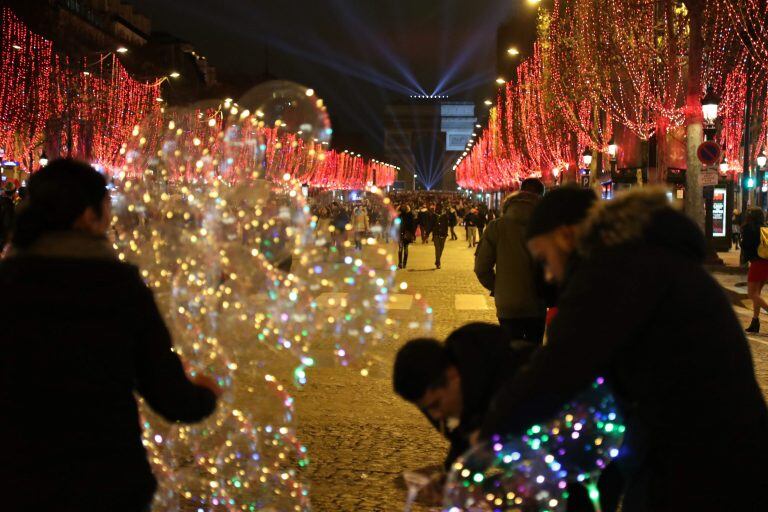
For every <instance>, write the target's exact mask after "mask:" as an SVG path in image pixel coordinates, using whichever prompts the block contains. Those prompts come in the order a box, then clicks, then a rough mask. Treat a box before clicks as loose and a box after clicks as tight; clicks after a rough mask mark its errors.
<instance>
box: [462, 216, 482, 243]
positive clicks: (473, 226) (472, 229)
mask: <svg viewBox="0 0 768 512" xmlns="http://www.w3.org/2000/svg"><path fill="white" fill-rule="evenodd" d="M479 222H480V217H479V215H478V213H477V208H472V209H471V210H470V211H469V213H467V215H466V216H465V217H464V226H465V227H466V228H467V246H468V247H469V248H472V247H474V246H476V245H477V224H478V223H479Z"/></svg>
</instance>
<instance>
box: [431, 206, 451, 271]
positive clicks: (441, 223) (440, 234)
mask: <svg viewBox="0 0 768 512" xmlns="http://www.w3.org/2000/svg"><path fill="white" fill-rule="evenodd" d="M434 215H435V218H434V225H433V227H432V241H433V242H434V243H435V267H436V268H437V269H439V268H440V259H441V258H442V256H443V250H444V249H445V240H446V239H447V238H448V226H449V224H450V221H449V219H448V212H446V211H445V210H443V207H442V206H440V207H439V208H438V210H437V212H436V213H435V214H434Z"/></svg>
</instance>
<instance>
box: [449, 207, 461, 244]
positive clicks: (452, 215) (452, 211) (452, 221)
mask: <svg viewBox="0 0 768 512" xmlns="http://www.w3.org/2000/svg"><path fill="white" fill-rule="evenodd" d="M458 223H459V218H458V215H457V214H456V208H454V207H453V206H451V207H450V208H449V209H448V227H449V228H450V230H451V240H458V239H459V237H457V236H456V231H455V228H456V224H458Z"/></svg>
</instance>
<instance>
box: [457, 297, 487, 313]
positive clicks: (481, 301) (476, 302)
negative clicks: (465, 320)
mask: <svg viewBox="0 0 768 512" xmlns="http://www.w3.org/2000/svg"><path fill="white" fill-rule="evenodd" d="M454 308H455V309H456V310H457V311H482V310H486V309H489V307H488V300H487V299H486V296H485V295H478V294H468V293H457V294H456V296H455V298H454Z"/></svg>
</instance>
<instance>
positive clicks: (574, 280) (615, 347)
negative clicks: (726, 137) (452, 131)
mask: <svg viewBox="0 0 768 512" xmlns="http://www.w3.org/2000/svg"><path fill="white" fill-rule="evenodd" d="M544 192H545V191H544V187H543V185H542V184H541V182H539V181H538V180H536V179H529V180H525V181H524V182H523V183H522V185H521V187H520V190H519V191H518V192H516V193H514V194H512V195H510V196H509V197H508V198H507V199H505V200H504V202H503V204H502V206H501V211H500V212H496V211H494V210H492V209H490V208H487V207H484V206H483V205H481V204H476V203H470V202H468V201H467V200H464V199H461V198H458V197H456V196H449V195H442V196H437V195H436V196H434V197H430V196H429V195H396V196H393V197H392V198H391V199H390V200H391V201H392V202H393V203H394V204H395V205H396V207H397V210H398V212H399V213H398V217H397V220H396V221H394V222H395V223H396V226H395V227H399V231H398V235H397V236H398V240H397V241H398V245H399V253H400V254H399V259H400V261H399V263H400V267H401V268H405V267H406V265H407V259H408V245H409V244H412V243H415V241H416V239H417V237H419V236H421V237H422V243H427V241H428V238H429V237H430V236H431V238H432V240H433V242H434V245H435V250H436V253H435V254H436V262H435V263H436V267H437V268H440V257H441V252H442V248H443V247H444V245H445V241H446V239H448V238H449V237H450V238H452V239H457V238H458V237H457V236H456V233H455V228H456V227H458V226H464V228H465V229H466V238H467V243H468V245H469V246H471V247H474V246H475V239H477V238H478V236H479V241H478V242H477V243H478V245H477V247H476V253H475V267H474V270H475V273H476V275H477V277H478V280H479V282H480V283H481V284H482V285H483V286H485V287H486V288H487V289H488V290H489V291H490V292H491V293H492V295H493V296H494V300H495V304H496V313H497V317H498V321H499V323H498V324H488V323H471V324H469V325H465V326H463V327H461V328H459V329H457V330H456V331H454V332H453V333H451V334H450V335H449V336H448V337H447V339H446V340H444V341H441V340H437V339H430V338H421V339H416V340H411V341H409V342H408V343H406V344H405V345H404V346H403V347H401V348H400V349H399V351H398V353H397V355H396V358H395V364H394V369H393V387H394V391H395V392H396V393H397V394H399V395H400V396H401V397H403V398H404V399H405V400H407V401H409V402H411V403H413V404H414V405H415V406H416V407H417V408H418V410H419V411H420V412H421V413H422V414H424V415H425V416H426V417H427V419H428V420H429V421H430V422H431V423H432V424H433V425H434V426H435V428H436V429H437V430H439V431H440V432H442V433H443V434H444V435H445V436H446V438H447V439H448V441H449V442H450V445H451V447H450V450H449V453H448V454H447V457H446V467H447V468H448V467H450V465H451V463H452V462H453V461H454V460H456V458H457V457H458V456H459V455H461V454H462V453H463V452H465V451H466V450H467V449H468V448H470V447H472V446H477V445H480V444H482V443H485V442H488V441H489V440H491V439H496V438H497V436H501V437H506V436H518V437H519V436H520V435H522V434H523V433H524V432H525V431H526V429H527V428H528V427H529V426H530V425H532V424H535V423H538V422H543V421H546V420H547V419H548V418H551V417H552V416H553V415H555V414H556V413H557V411H558V410H559V408H560V407H561V406H562V405H563V404H565V403H567V402H568V401H569V400H571V399H572V398H573V397H574V396H576V395H577V394H578V393H579V392H580V391H581V390H582V389H584V388H585V386H588V385H589V384H590V383H591V382H593V381H594V380H595V379H596V378H597V377H598V376H602V377H604V378H605V379H606V381H607V383H608V384H609V385H610V386H611V388H612V390H613V392H614V394H615V396H616V398H617V400H618V402H619V405H620V407H621V410H622V413H623V414H624V416H625V423H626V435H625V440H624V446H623V447H622V450H621V453H620V455H619V457H618V458H617V459H616V460H615V461H614V462H612V463H611V464H610V465H609V466H608V467H607V468H605V470H604V471H603V474H602V477H601V479H600V482H599V487H600V490H601V500H602V510H603V511H604V512H613V511H615V510H617V509H618V508H619V506H621V509H622V510H623V511H624V512H667V511H669V512H672V511H682V510H691V511H697V512H701V511H705V512H708V511H712V512H714V511H718V512H719V511H722V510H755V511H757V510H768V499H767V498H766V496H765V494H764V493H760V492H759V489H760V488H762V486H763V480H764V477H763V475H762V471H763V469H764V468H765V467H766V466H768V409H767V408H766V403H765V400H764V398H763V395H762V392H761V390H760V387H759V385H758V383H757V380H756V378H755V373H754V367H753V361H752V357H751V353H750V347H749V344H748V341H747V339H746V337H745V333H744V329H743V328H742V326H741V325H740V323H739V320H738V318H737V317H736V315H735V313H734V310H733V308H732V306H731V304H730V302H729V300H728V298H727V297H726V295H725V294H724V292H723V291H722V289H721V287H720V286H719V284H718V283H717V282H716V281H715V280H714V279H713V278H712V276H711V275H710V274H709V273H708V272H707V271H706V269H705V268H704V266H703V262H704V257H705V252H706V243H705V239H704V236H703V234H702V232H701V231H700V230H699V228H698V227H697V225H696V224H695V223H694V222H693V221H691V220H690V219H689V218H687V217H686V216H685V215H683V214H682V213H680V212H678V211H676V210H675V209H673V208H672V207H671V206H670V205H669V203H668V201H667V198H666V196H665V194H664V193H658V192H655V191H640V192H631V193H629V194H627V195H625V196H624V197H620V198H617V199H614V200H613V201H608V202H602V203H600V202H598V201H597V198H596V196H595V194H594V193H593V192H592V191H590V190H585V189H580V188H569V187H561V188H558V189H555V190H553V191H550V192H549V193H546V194H545V193H544ZM8 199H10V198H8ZM385 205H386V203H384V202H382V203H376V202H374V201H370V200H366V199H363V200H361V201H357V202H352V203H349V204H346V203H342V202H334V201H331V202H329V203H323V204H321V203H319V202H318V203H316V204H314V205H313V209H314V212H315V215H316V216H317V221H318V223H323V224H324V225H325V226H327V227H330V226H337V227H338V231H339V232H340V233H347V232H350V231H351V232H352V233H353V235H354V236H355V245H356V247H357V248H358V249H361V247H362V238H363V237H364V236H368V235H369V234H370V233H371V232H372V231H373V230H374V227H376V226H378V227H379V228H380V230H381V232H380V233H379V235H380V236H387V235H386V233H388V232H389V231H390V229H389V228H390V225H389V224H390V222H393V220H392V217H391V215H390V214H389V213H388V209H387V207H386V206H385ZM0 206H2V205H1V204H0ZM749 218H750V221H749V222H748V223H747V224H746V225H745V228H744V236H743V244H742V245H743V247H744V250H745V252H746V256H747V258H748V259H750V261H752V262H753V264H754V261H757V260H756V259H755V258H761V259H762V258H763V256H766V257H768V253H766V254H764V253H763V251H762V250H761V247H762V238H763V236H762V231H761V230H762V228H763V223H764V219H763V218H762V217H760V218H758V216H757V214H756V213H750V216H749ZM110 219H111V212H110V198H109V195H108V193H107V190H106V183H105V180H104V177H103V176H102V175H101V174H99V173H98V172H97V171H95V170H94V169H93V168H92V167H91V166H89V165H87V164H83V163H78V162H74V161H70V160H58V161H54V162H52V163H50V164H49V165H48V166H46V167H45V168H44V169H42V170H40V171H38V172H37V173H35V174H34V175H33V176H32V178H31V179H30V181H29V188H28V194H27V197H26V199H25V201H24V203H23V205H22V206H21V207H20V208H19V210H18V211H17V212H15V215H14V219H13V228H12V230H11V233H10V240H11V243H10V247H9V249H8V250H7V256H6V257H5V258H4V259H3V260H2V261H0V285H1V286H2V287H3V289H4V290H5V291H6V293H4V294H3V299H2V304H1V306H2V310H3V312H4V319H5V324H4V327H5V328H4V329H3V330H2V333H1V334H0V367H2V372H0V379H2V385H1V386H0V407H2V410H3V412H4V419H3V421H2V422H0V435H1V436H2V438H3V439H4V440H5V441H6V449H5V450H4V456H3V457H2V459H1V460H0V462H1V463H0V489H1V490H2V491H3V495H4V510H5V509H7V510H11V511H21V510H62V511H66V512H75V511H78V512H81V511H97V510H99V511H101V510H110V511H118V512H121V511H125V512H139V511H142V512H143V511H145V510H148V507H149V503H150V502H151V500H152V495H153V493H154V491H155V488H156V482H155V479H154V477H153V475H152V472H151V470H150V466H149V463H148V461H147V456H146V453H145V451H144V448H143V446H142V442H141V426H140V424H139V416H138V409H137V403H136V398H135V397H134V393H136V394H138V395H139V396H141V397H143V398H144V400H146V402H147V404H148V405H149V406H150V407H151V408H152V409H154V410H155V411H157V412H158V413H159V414H161V415H162V416H164V417H165V418H167V419H169V420H173V421H178V422H187V423H189V422H196V421H199V420H201V419H203V418H205V417H206V416H208V415H210V414H211V413H212V412H213V411H214V409H215V406H216V402H217V399H218V397H219V395H220V393H221V391H220V389H219V388H218V386H217V384H216V383H215V382H214V381H213V380H211V379H210V378H207V377H205V376H203V375H199V374H198V375H196V376H195V377H194V378H191V377H190V376H188V375H187V373H186V372H185V369H184V364H183V361H182V360H181V358H180V357H179V356H178V355H177V354H176V353H175V352H174V351H173V350H172V342H171V338H170V335H169V332H168V329H167V327H166V326H165V324H164V322H163V319H162V316H161V314H160V312H159V311H158V308H157V306H156V304H155V301H154V298H153V295H152V292H151V291H150V289H149V288H148V287H147V286H146V285H145V283H144V282H143V280H142V279H141V275H140V272H139V270H138V269H137V268H136V267H134V266H131V265H129V264H126V263H123V262H121V261H119V260H118V258H117V257H116V254H115V252H114V251H113V249H112V247H111V245H110V243H109V241H108V238H107V236H106V233H107V230H108V228H109V225H110ZM475 232H476V234H475ZM424 233H426V235H424ZM345 241H346V240H345ZM344 245H345V246H346V245H347V244H344ZM767 249H768V247H767ZM753 250H754V255H753V252H752V251H753ZM755 255H756V256H755ZM753 256H754V257H753ZM753 266H755V270H752V269H750V274H752V273H755V274H758V273H759V272H763V270H761V269H760V268H758V267H757V266H756V265H753ZM759 277H761V278H763V277H768V276H765V275H763V274H760V276H759ZM750 281H751V282H752V278H750ZM73 290H76V292H73ZM766 306H768V305H766V304H765V303H760V304H758V306H756V307H758V308H759V307H763V308H765V309H768V307H766ZM137 319H139V320H140V321H137ZM30 377H32V378H30ZM434 481H435V482H436V485H435V486H430V487H427V489H426V491H425V492H426V493H427V495H428V493H429V492H430V491H432V492H434V493H435V494H436V495H439V494H440V493H439V482H440V480H439V479H435V480H434ZM568 495H569V497H568V510H569V511H570V512H574V511H580V510H592V509H591V506H592V505H591V504H590V501H589V499H588V497H587V495H586V491H585V490H584V489H583V488H580V485H579V482H576V481H574V482H571V487H569V489H568ZM619 503H621V505H619Z"/></svg>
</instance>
